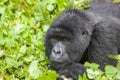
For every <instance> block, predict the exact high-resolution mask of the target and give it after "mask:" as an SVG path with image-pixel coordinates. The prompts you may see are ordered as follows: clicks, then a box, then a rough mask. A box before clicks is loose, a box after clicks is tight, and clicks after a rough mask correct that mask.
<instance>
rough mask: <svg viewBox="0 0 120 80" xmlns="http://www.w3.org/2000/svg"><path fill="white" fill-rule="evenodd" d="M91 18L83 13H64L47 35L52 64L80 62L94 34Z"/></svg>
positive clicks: (47, 45) (47, 46) (71, 10)
mask: <svg viewBox="0 0 120 80" xmlns="http://www.w3.org/2000/svg"><path fill="white" fill-rule="evenodd" d="M92 29H93V28H92V23H91V22H90V20H89V17H88V16H87V15H86V14H85V13H84V12H81V11H78V10H74V9H70V10H67V11H65V12H63V13H62V14H61V15H60V16H59V17H58V18H57V19H56V20H55V21H54V22H53V23H52V24H51V26H50V28H49V29H48V31H47V33H46V38H45V49H46V54H47V55H48V57H49V59H50V61H51V63H52V64H54V63H59V64H60V63H61V64H67V63H73V62H79V61H80V59H81V57H82V55H83V53H84V52H85V50H86V48H87V47H88V45H89V42H90V39H91V35H92V34H91V33H92Z"/></svg>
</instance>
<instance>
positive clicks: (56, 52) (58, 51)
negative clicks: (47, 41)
mask: <svg viewBox="0 0 120 80" xmlns="http://www.w3.org/2000/svg"><path fill="white" fill-rule="evenodd" d="M53 52H54V53H55V54H60V53H61V51H60V50H53Z"/></svg>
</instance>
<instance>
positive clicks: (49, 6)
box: [47, 4, 54, 12]
mask: <svg viewBox="0 0 120 80" xmlns="http://www.w3.org/2000/svg"><path fill="white" fill-rule="evenodd" d="M47 10H48V11H50V12H51V11H53V10H54V6H53V5H52V4H48V5H47Z"/></svg>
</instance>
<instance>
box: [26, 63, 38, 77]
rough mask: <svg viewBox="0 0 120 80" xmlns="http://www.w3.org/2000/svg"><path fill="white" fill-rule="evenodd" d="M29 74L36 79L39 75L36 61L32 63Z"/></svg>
mask: <svg viewBox="0 0 120 80" xmlns="http://www.w3.org/2000/svg"><path fill="white" fill-rule="evenodd" d="M28 71H29V74H30V75H31V76H32V77H33V78H34V79H37V78H38V77H39V75H40V70H39V68H38V62H37V61H32V63H31V64H30V67H29V70H28Z"/></svg>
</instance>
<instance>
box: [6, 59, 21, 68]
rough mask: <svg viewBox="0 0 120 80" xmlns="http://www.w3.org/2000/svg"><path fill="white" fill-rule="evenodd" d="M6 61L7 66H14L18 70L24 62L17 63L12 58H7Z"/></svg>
mask: <svg viewBox="0 0 120 80" xmlns="http://www.w3.org/2000/svg"><path fill="white" fill-rule="evenodd" d="M5 60H6V62H7V65H10V66H13V67H15V68H18V66H19V65H21V64H22V62H17V61H16V60H15V59H11V58H6V59H5Z"/></svg>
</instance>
